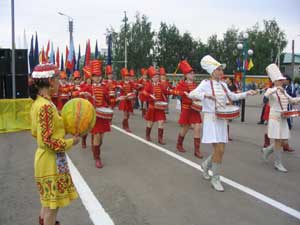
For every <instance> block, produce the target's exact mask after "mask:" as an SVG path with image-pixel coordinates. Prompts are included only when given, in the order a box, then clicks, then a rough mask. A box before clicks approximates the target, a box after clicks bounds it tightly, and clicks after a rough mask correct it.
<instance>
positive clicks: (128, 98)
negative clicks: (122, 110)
mask: <svg viewBox="0 0 300 225" xmlns="http://www.w3.org/2000/svg"><path fill="white" fill-rule="evenodd" d="M135 97H136V95H135V93H133V92H131V93H128V94H127V95H126V99H127V100H133V99H135Z"/></svg>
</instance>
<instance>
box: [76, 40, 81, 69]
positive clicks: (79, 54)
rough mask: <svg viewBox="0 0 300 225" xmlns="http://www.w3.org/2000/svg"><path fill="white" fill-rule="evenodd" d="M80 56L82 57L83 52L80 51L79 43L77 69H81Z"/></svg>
mask: <svg viewBox="0 0 300 225" xmlns="http://www.w3.org/2000/svg"><path fill="white" fill-rule="evenodd" d="M80 58H81V53H80V45H79V50H78V58H77V64H76V70H78V71H79V64H80Z"/></svg>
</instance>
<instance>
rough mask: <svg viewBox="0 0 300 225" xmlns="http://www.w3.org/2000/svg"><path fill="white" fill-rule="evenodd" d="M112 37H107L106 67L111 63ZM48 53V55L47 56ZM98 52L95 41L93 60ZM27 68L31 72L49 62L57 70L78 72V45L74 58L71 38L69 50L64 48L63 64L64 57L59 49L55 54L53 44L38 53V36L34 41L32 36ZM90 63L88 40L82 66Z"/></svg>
mask: <svg viewBox="0 0 300 225" xmlns="http://www.w3.org/2000/svg"><path fill="white" fill-rule="evenodd" d="M111 45H112V37H111V35H109V36H108V56H107V62H106V64H107V65H111V63H112V56H111V55H112V53H111V51H112V46H111ZM49 53H50V54H49ZM99 55H100V54H99V50H98V42H97V41H96V45H95V57H94V58H95V59H98V57H99ZM28 57H29V67H30V72H32V71H33V69H34V67H35V66H36V65H38V64H39V63H46V62H50V63H52V64H55V65H56V66H57V68H60V70H61V71H64V70H66V71H67V72H69V73H71V72H72V71H75V70H79V69H80V67H79V62H80V59H81V50H80V45H79V48H78V55H77V57H76V53H75V48H74V41H73V38H71V40H70V44H69V48H68V46H66V53H65V59H66V62H65V63H64V55H63V53H61V54H60V51H59V48H58V47H57V49H56V52H55V51H54V48H53V43H51V46H50V41H48V43H47V47H46V50H45V49H44V47H42V50H41V51H39V44H38V35H37V33H36V34H35V41H34V36H33V35H32V37H31V42H30V51H29V56H28ZM90 61H91V44H90V40H88V41H87V43H86V48H85V58H84V66H85V65H89V63H90Z"/></svg>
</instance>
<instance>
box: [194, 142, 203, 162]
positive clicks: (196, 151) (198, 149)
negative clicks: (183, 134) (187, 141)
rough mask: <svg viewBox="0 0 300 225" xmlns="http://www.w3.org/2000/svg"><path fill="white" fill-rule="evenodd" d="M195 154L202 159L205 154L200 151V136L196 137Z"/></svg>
mask: <svg viewBox="0 0 300 225" xmlns="http://www.w3.org/2000/svg"><path fill="white" fill-rule="evenodd" d="M194 149H195V150H194V155H195V156H196V157H197V158H199V159H202V158H203V155H202V154H201V152H200V138H194Z"/></svg>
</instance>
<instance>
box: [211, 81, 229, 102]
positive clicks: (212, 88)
mask: <svg viewBox="0 0 300 225" xmlns="http://www.w3.org/2000/svg"><path fill="white" fill-rule="evenodd" d="M210 86H211V91H212V95H213V96H214V97H216V95H215V90H214V85H213V81H212V80H210ZM221 86H222V88H223V90H224V92H225V94H226V97H227V98H228V101H229V105H233V101H232V99H231V98H230V96H229V95H228V91H227V89H226V88H225V87H224V85H223V84H222V83H221ZM215 107H217V104H215Z"/></svg>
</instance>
